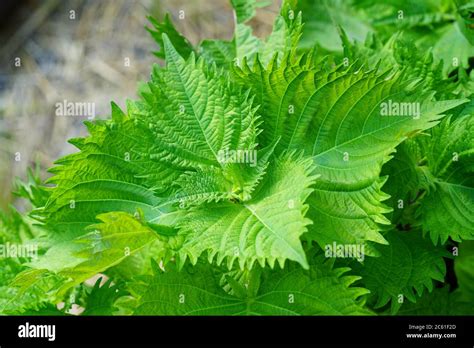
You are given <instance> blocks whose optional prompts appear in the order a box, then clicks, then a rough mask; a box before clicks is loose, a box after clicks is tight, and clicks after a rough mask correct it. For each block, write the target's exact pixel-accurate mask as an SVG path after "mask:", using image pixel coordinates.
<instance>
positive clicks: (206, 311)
mask: <svg viewBox="0 0 474 348" xmlns="http://www.w3.org/2000/svg"><path fill="white" fill-rule="evenodd" d="M348 271H349V269H348V268H337V269H333V268H332V267H331V265H330V263H329V262H323V259H322V258H321V257H319V258H317V259H315V260H314V261H312V263H311V267H310V268H309V270H307V271H305V270H303V269H301V267H300V266H299V265H296V264H290V265H288V266H287V267H285V269H283V270H278V271H274V272H264V274H263V277H262V279H261V280H260V279H258V281H261V283H260V285H259V286H258V285H257V287H258V288H257V290H256V292H255V294H254V295H253V294H252V293H251V292H249V293H247V295H246V297H239V296H232V295H230V294H228V293H226V292H225V291H224V290H223V289H222V287H221V286H220V285H219V276H216V274H215V272H214V271H213V270H212V268H210V267H209V266H208V265H202V264H198V265H196V266H194V267H189V268H186V269H184V270H182V271H181V272H177V271H176V269H174V268H172V267H170V268H169V269H167V271H165V272H164V273H161V272H158V273H157V274H156V275H154V276H149V277H143V278H141V279H140V282H139V283H138V284H135V286H133V288H134V291H135V292H134V294H135V296H137V297H138V306H137V308H136V310H135V313H134V314H135V315H285V316H286V315H344V314H346V315H366V314H370V312H369V311H367V310H366V309H364V308H363V307H362V302H361V297H362V296H363V295H365V294H366V293H367V290H365V289H362V288H356V287H352V286H351V284H352V283H353V282H354V281H356V280H357V279H358V277H353V276H345V275H344V274H345V273H346V272H348ZM254 281H257V280H254ZM253 286H254V285H253V284H248V287H249V288H251V287H253ZM242 291H244V289H241V292H242ZM241 295H242V296H243V294H241Z"/></svg>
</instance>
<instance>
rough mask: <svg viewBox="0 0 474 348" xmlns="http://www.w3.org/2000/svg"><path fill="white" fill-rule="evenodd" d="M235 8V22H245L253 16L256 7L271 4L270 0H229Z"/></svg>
mask: <svg viewBox="0 0 474 348" xmlns="http://www.w3.org/2000/svg"><path fill="white" fill-rule="evenodd" d="M230 2H231V4H232V7H234V10H235V16H236V18H237V23H245V22H247V21H248V20H250V19H251V18H253V17H254V16H255V13H256V9H257V8H260V7H265V6H268V5H270V4H271V1H261V0H230Z"/></svg>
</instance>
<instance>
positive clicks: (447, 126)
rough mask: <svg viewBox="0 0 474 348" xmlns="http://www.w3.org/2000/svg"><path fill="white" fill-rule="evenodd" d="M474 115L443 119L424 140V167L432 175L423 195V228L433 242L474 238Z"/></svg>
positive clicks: (421, 211) (421, 212) (421, 209)
mask: <svg viewBox="0 0 474 348" xmlns="http://www.w3.org/2000/svg"><path fill="white" fill-rule="evenodd" d="M473 134H474V118H472V117H470V116H467V117H462V118H459V119H457V120H454V121H453V120H451V119H446V120H445V121H443V123H441V124H440V125H439V126H438V127H436V128H434V129H433V130H432V138H431V139H430V140H429V142H428V141H426V145H425V146H426V156H427V167H428V168H429V171H430V173H431V175H432V176H433V177H434V179H433V182H432V187H430V189H429V191H428V192H427V194H426V196H425V197H424V198H423V201H422V204H421V207H420V214H421V221H422V223H423V230H424V232H426V233H429V234H430V236H431V239H432V240H433V242H434V243H437V242H438V241H441V243H445V242H446V240H447V239H448V238H452V239H453V240H455V241H461V240H463V239H474V175H473V173H474V136H473Z"/></svg>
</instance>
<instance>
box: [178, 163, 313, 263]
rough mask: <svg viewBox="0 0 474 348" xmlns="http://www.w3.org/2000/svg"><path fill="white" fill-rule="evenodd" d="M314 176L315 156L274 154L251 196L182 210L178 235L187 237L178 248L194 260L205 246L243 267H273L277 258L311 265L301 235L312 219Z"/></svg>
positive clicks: (214, 253) (218, 259) (218, 257)
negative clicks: (308, 203) (308, 202)
mask: <svg viewBox="0 0 474 348" xmlns="http://www.w3.org/2000/svg"><path fill="white" fill-rule="evenodd" d="M315 179H316V177H315V176H314V175H312V174H311V161H308V160H307V159H303V158H301V157H296V156H295V155H290V154H287V155H284V156H281V157H280V158H278V159H275V160H274V161H273V162H272V163H271V164H270V166H269V168H268V171H267V174H266V175H265V178H264V180H263V181H262V183H261V186H260V187H258V188H257V190H256V192H255V194H254V195H253V196H252V198H251V199H250V200H248V201H243V202H225V203H210V204H205V205H201V206H199V207H196V208H192V209H190V210H189V211H183V212H182V215H183V217H182V220H181V221H180V222H179V228H180V232H179V235H180V236H181V235H182V236H184V239H185V242H184V244H183V246H182V248H181V249H180V251H179V253H180V255H182V256H183V259H185V258H186V257H189V258H190V259H191V261H192V262H193V263H196V262H197V258H198V257H199V256H200V255H201V254H202V253H203V252H205V251H208V253H209V259H210V260H212V259H214V257H215V256H217V264H220V263H221V262H222V261H223V260H224V259H225V258H227V262H228V265H229V267H230V266H231V265H232V264H233V262H234V261H235V260H238V263H239V264H240V266H241V267H242V268H243V267H244V266H246V267H248V268H251V267H252V265H253V264H254V262H255V261H258V262H259V263H260V264H261V265H262V266H264V265H265V263H266V262H268V264H269V265H270V266H271V267H273V266H274V264H275V261H277V260H278V262H279V263H280V265H281V266H283V264H284V262H285V260H286V259H289V260H293V261H297V262H299V263H300V264H301V265H302V266H303V267H305V268H307V267H308V264H307V261H306V256H305V253H304V251H303V247H302V245H301V241H300V237H301V235H302V234H303V233H305V232H306V230H307V228H306V226H307V225H308V224H309V223H311V221H309V220H308V219H306V218H305V217H304V215H305V212H306V210H307V209H308V207H307V206H306V205H305V204H304V202H305V200H306V198H307V197H308V195H309V194H310V193H311V191H312V190H311V189H310V186H311V185H312V184H313V183H314V181H315Z"/></svg>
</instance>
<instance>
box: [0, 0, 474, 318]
mask: <svg viewBox="0 0 474 348" xmlns="http://www.w3.org/2000/svg"><path fill="white" fill-rule="evenodd" d="M231 4H232V5H233V6H234V9H235V19H236V21H235V31H234V37H233V39H232V40H231V41H223V40H204V41H202V42H201V43H200V44H198V45H196V46H193V45H192V44H191V43H190V42H189V41H188V40H187V39H186V38H185V37H184V36H183V35H182V34H180V33H179V32H178V30H177V29H176V27H175V26H174V25H173V23H172V21H171V19H170V17H168V16H166V17H165V18H164V20H163V21H162V22H159V21H157V20H155V19H152V18H150V22H151V25H152V26H151V27H150V28H147V29H148V31H149V32H150V33H151V35H152V37H153V38H154V40H155V41H156V43H157V44H158V46H159V51H158V52H156V53H155V54H156V55H157V56H158V57H159V58H161V59H163V60H164V61H165V64H164V66H159V65H155V66H154V67H153V71H152V74H151V79H150V81H149V82H148V83H147V84H146V85H143V88H141V90H140V97H139V99H138V100H129V101H127V107H126V109H125V110H121V109H120V108H119V107H118V106H117V105H116V104H115V103H112V111H111V118H110V119H107V120H98V121H94V122H87V123H86V127H87V129H88V131H89V136H88V137H85V138H79V139H71V140H70V142H71V143H72V144H73V145H75V146H76V147H77V149H78V150H79V151H78V152H76V153H73V154H70V155H67V156H65V157H64V158H62V159H59V160H58V161H57V162H56V164H55V166H54V167H53V168H51V169H50V170H49V171H50V172H51V173H52V174H53V175H52V176H51V177H50V178H49V179H47V180H45V181H43V180H41V179H40V178H39V172H33V171H30V172H28V179H27V182H26V183H22V182H19V183H18V184H17V189H16V193H17V195H18V196H19V197H21V198H23V199H26V200H27V201H28V202H30V205H31V207H29V208H28V209H29V212H27V213H24V214H21V213H18V212H17V211H16V210H12V211H11V212H8V213H2V214H0V242H1V243H2V245H6V243H16V244H17V245H20V246H29V245H33V246H36V247H38V256H39V257H38V258H37V259H28V258H23V257H7V258H3V257H2V258H0V271H1V272H0V313H2V314H21V313H24V314H31V315H41V314H44V315H64V314H70V313H71V308H73V305H76V306H79V307H82V308H83V312H82V313H83V315H116V314H127V315H130V314H136V315H367V314H369V315H374V314H381V315H393V314H397V313H398V314H400V315H407V314H416V315H423V314H425V315H426V314H432V315H439V314H473V313H474V308H473V307H472V301H473V298H474V297H473V296H474V295H473V281H474V280H473V272H472V269H473V266H472V256H473V253H474V250H473V248H472V240H474V230H473V226H474V173H473V172H474V162H473V158H474V157H473V156H474V123H473V121H474V118H473V113H474V108H473V105H474V101H473V99H472V96H473V95H474V88H473V86H474V84H473V81H472V72H471V70H472V67H469V58H472V56H474V54H473V47H472V45H471V44H470V42H472V37H471V35H472V33H471V30H472V28H471V24H470V13H471V12H469V11H471V10H472V9H471V8H470V7H469V6H466V5H465V4H458V5H459V6H458V7H455V6H453V5H452V4H451V2H449V1H444V0H430V1H425V2H422V3H416V4H415V3H414V2H412V1H403V0H393V1H386V2H375V1H370V0H363V1H358V2H356V1H331V2H329V1H326V0H318V1H309V0H299V1H296V0H285V1H283V3H282V7H281V10H280V13H279V14H277V15H276V18H275V20H274V25H273V30H272V32H271V33H270V35H269V36H268V37H267V38H262V39H261V38H257V37H256V36H255V35H254V33H253V29H252V27H251V26H250V23H252V21H251V19H252V17H253V16H254V15H255V14H256V9H257V8H258V7H261V6H264V5H266V2H262V1H256V0H245V1H244V0H242V1H240V0H239V1H237V0H232V1H231ZM397 10H401V11H402V13H401V14H400V13H398V12H397ZM315 13H317V14H318V15H315ZM399 17H400V18H399ZM448 42H449V44H452V45H451V46H450V45H448V44H447V43H448ZM431 46H432V47H433V48H432V49H428V47H431ZM455 58H456V59H457V61H458V62H459V64H458V65H455V64H453V62H455ZM441 59H442V60H444V62H443V61H441ZM448 73H449V76H448ZM470 240H471V241H470ZM331 247H335V248H336V250H337V252H336V251H335V252H334V253H331V252H328V250H330V249H331ZM339 247H342V248H339ZM346 247H350V248H352V247H353V248H355V250H359V251H360V253H359V257H357V259H355V258H356V256H355V255H353V254H349V255H347V251H348V250H350V249H349V248H346ZM321 249H322V250H324V251H325V252H324V253H322V252H321ZM341 250H342V251H341ZM334 258H341V259H340V260H334ZM451 258H452V259H454V265H455V266H454V271H455V277H456V282H452V281H451V280H449V281H448V280H447V279H446V274H447V273H449V272H447V267H446V263H445V262H446V259H451ZM104 276H105V277H107V279H108V281H107V282H106V283H105V284H104V285H102V286H100V283H101V281H100V280H98V281H96V283H95V285H94V286H92V287H91V286H90V285H88V284H90V282H89V281H90V279H91V278H95V279H97V277H102V278H99V279H103V277H104ZM456 284H457V285H456ZM456 286H457V287H456ZM59 304H62V306H61V307H60V306H59ZM58 308H61V309H58Z"/></svg>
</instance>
